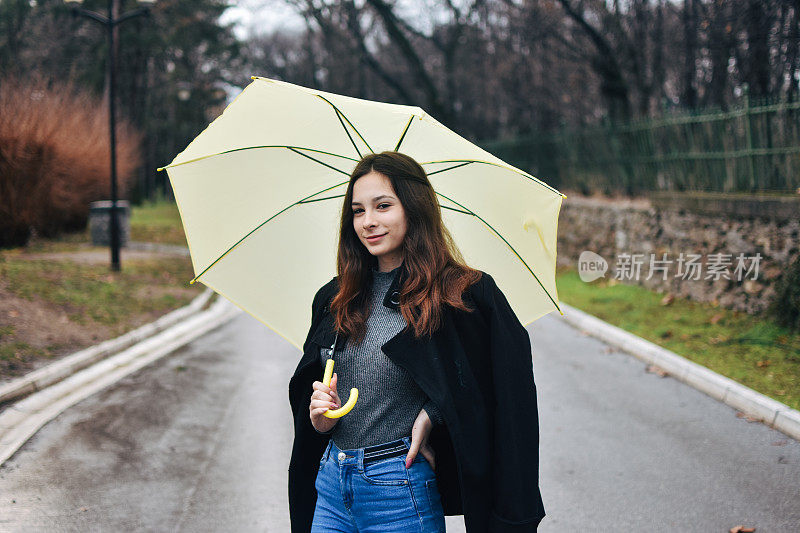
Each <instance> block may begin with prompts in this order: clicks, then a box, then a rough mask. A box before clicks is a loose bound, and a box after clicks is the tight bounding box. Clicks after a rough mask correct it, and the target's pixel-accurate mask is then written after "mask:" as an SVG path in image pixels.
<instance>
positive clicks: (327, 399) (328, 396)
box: [308, 375, 342, 433]
mask: <svg viewBox="0 0 800 533" xmlns="http://www.w3.org/2000/svg"><path fill="white" fill-rule="evenodd" d="M337 380H338V377H337V376H336V375H334V376H333V379H332V380H329V381H328V383H329V384H330V387H329V386H328V385H326V384H325V383H323V382H321V381H315V382H314V384H313V385H312V387H313V388H314V392H313V393H312V394H311V403H310V405H309V408H308V409H309V411H310V416H311V425H312V426H314V428H315V429H316V430H317V431H320V432H323V433H324V432H326V431H329V430H330V429H332V428H333V426H335V425H336V422H338V419H330V418H329V417H325V416H323V415H324V414H325V413H327V412H328V410H331V409H336V408H337V407H339V406H340V405H342V403H341V400H340V399H339V395H338V393H337V392H336V382H337Z"/></svg>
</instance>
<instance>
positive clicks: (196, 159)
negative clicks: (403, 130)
mask: <svg viewBox="0 0 800 533" xmlns="http://www.w3.org/2000/svg"><path fill="white" fill-rule="evenodd" d="M261 148H294V149H296V150H306V151H307V152H316V153H318V154H325V155H332V156H333V157H339V158H341V159H349V160H350V161H355V162H358V159H353V158H352V157H347V156H346V155H339V154H334V153H333V152H326V151H325V150H317V149H315V148H306V147H305V146H289V145H285V144H265V145H261V146H245V147H243V148H232V149H230V150H225V151H224V152H219V153H216V154H209V155H204V156H202V157H196V158H194V159H190V160H189V161H184V162H182V163H176V164H174V165H167V166H165V167H160V168H158V169H157V170H165V169H168V168H173V167H179V166H181V165H188V164H189V163H196V162H197V161H202V160H203V159H209V158H212V157H217V156H220V155H225V154H230V153H233V152H241V151H243V150H257V149H261Z"/></svg>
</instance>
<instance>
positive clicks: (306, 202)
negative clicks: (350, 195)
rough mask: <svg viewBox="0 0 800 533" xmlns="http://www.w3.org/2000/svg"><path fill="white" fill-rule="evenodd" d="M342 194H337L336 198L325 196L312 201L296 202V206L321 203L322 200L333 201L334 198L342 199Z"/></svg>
mask: <svg viewBox="0 0 800 533" xmlns="http://www.w3.org/2000/svg"><path fill="white" fill-rule="evenodd" d="M344 196H345V195H344V194H338V195H336V196H326V197H325V198H314V199H313V200H300V201H299V202H297V203H298V204H310V203H311V202H321V201H322V200H333V199H334V198H344Z"/></svg>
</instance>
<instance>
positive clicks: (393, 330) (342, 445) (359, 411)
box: [320, 267, 442, 450]
mask: <svg viewBox="0 0 800 533" xmlns="http://www.w3.org/2000/svg"><path fill="white" fill-rule="evenodd" d="M399 268H400V267H397V268H395V269H394V270H392V271H390V272H380V271H379V270H375V269H373V270H372V278H373V282H372V286H371V287H370V304H371V312H370V315H369V318H368V319H367V324H366V326H367V332H366V335H365V337H364V340H363V341H362V342H361V343H360V344H358V345H353V343H352V342H350V341H348V342H347V343H346V345H345V347H344V348H343V349H341V350H339V351H337V352H336V353H334V354H333V360H334V366H333V371H334V372H335V373H336V375H337V379H338V382H337V385H336V390H337V392H338V393H339V398H340V399H341V401H342V403H344V402H347V399H348V398H349V396H350V389H351V388H352V387H355V388H357V389H358V401H357V402H356V405H355V406H354V407H353V409H352V410H351V411H350V412H349V413H347V414H346V415H345V416H343V417H341V418H339V421H338V422H337V423H336V425H335V426H334V427H333V429H332V430H330V431H328V432H326V434H330V435H331V438H332V439H333V442H334V443H335V444H336V446H337V447H338V448H339V449H340V450H352V449H355V448H363V447H365V446H373V445H375V444H381V443H384V442H389V441H392V440H395V439H399V438H402V437H410V436H411V428H412V427H413V425H414V420H416V418H417V415H419V412H420V410H421V409H423V408H424V409H425V412H426V413H428V416H429V417H430V419H431V421H432V422H433V423H434V424H441V423H442V417H441V414H440V413H439V410H438V409H437V408H436V406H435V405H434V404H433V402H431V401H430V400H429V399H428V397H427V396H426V394H425V393H424V392H423V391H422V389H420V388H419V386H418V385H417V384H416V383H415V382H414V380H413V379H412V377H411V375H410V374H409V373H408V372H406V370H404V369H403V368H401V367H399V366H397V365H396V364H395V363H394V362H393V361H392V360H391V359H389V358H388V357H387V356H386V354H384V353H383V350H381V346H382V345H383V344H385V343H386V342H387V341H388V340H389V339H391V338H392V337H394V336H395V335H396V334H397V333H399V332H400V331H401V330H402V329H403V328H404V327H405V326H406V321H405V318H403V315H402V314H401V313H400V311H399V310H395V309H391V308H389V307H386V306H385V305H383V298H384V296H385V295H386V291H387V290H388V289H389V286H390V285H391V284H392V280H393V279H394V277H395V275H396V274H397V273H398V269H399ZM327 360H328V356H327V355H326V353H325V349H322V350H320V363H321V364H322V368H323V370H324V368H325V363H326V362H327Z"/></svg>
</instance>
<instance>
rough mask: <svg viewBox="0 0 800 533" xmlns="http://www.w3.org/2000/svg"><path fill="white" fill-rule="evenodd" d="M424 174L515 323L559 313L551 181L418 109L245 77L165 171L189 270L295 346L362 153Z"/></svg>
mask: <svg viewBox="0 0 800 533" xmlns="http://www.w3.org/2000/svg"><path fill="white" fill-rule="evenodd" d="M384 150H395V151H399V152H403V153H405V154H407V155H409V156H411V157H413V158H414V159H415V160H416V161H417V162H419V163H420V164H421V165H422V167H423V168H424V169H425V171H426V172H427V174H428V176H429V179H430V181H431V183H432V184H433V187H434V190H435V191H436V193H437V196H438V198H439V203H440V205H441V207H442V216H443V219H444V222H445V225H446V226H447V228H448V229H449V230H450V232H451V233H452V235H453V238H454V239H455V241H456V243H457V245H458V247H459V249H460V250H461V252H462V254H463V256H464V259H465V260H466V261H467V263H468V264H469V265H470V266H472V267H474V268H479V269H481V270H484V271H486V272H489V273H490V274H491V275H492V277H494V278H495V280H496V282H497V284H498V286H499V287H500V288H501V289H502V290H503V292H504V293H505V294H506V296H507V298H508V300H509V303H510V304H511V306H512V308H513V309H514V311H515V312H516V314H517V316H518V317H519V319H520V321H521V322H522V323H523V324H525V325H527V324H529V323H530V322H533V321H534V320H536V319H537V318H539V317H541V316H542V315H544V314H546V313H548V312H550V311H552V310H559V311H560V309H558V297H557V293H556V284H555V266H556V229H557V223H558V214H559V210H560V208H561V201H562V199H563V198H565V197H564V196H563V195H562V194H561V193H559V192H558V191H557V190H555V189H554V188H552V187H550V186H549V185H547V184H545V183H544V182H542V181H541V180H539V179H537V178H535V177H533V176H531V175H530V174H528V173H526V172H523V171H521V170H519V169H517V168H515V167H513V166H511V165H509V164H507V163H505V162H503V161H502V160H500V159H498V158H497V157H495V156H493V155H492V154H490V153H488V152H487V151H485V150H483V149H482V148H480V147H478V146H476V145H474V144H473V143H471V142H469V141H467V140H466V139H464V138H462V137H460V136H459V135H457V134H456V133H454V132H453V131H451V130H449V129H448V128H446V127H445V126H443V125H442V124H440V123H439V122H437V121H436V120H434V119H433V118H432V117H431V116H429V115H427V114H426V113H425V112H424V111H423V110H422V109H420V108H419V107H412V106H404V105H396V104H389V103H381V102H373V101H369V100H361V99H358V98H352V97H348V96H342V95H338V94H332V93H326V92H323V91H317V90H314V89H308V88H306V87H301V86H298V85H293V84H290V83H286V82H282V81H277V80H272V79H268V78H259V77H254V78H253V81H252V83H250V85H248V86H247V87H246V88H245V89H244V90H243V91H242V93H241V94H239V96H237V97H236V99H235V100H234V101H233V102H232V103H231V104H230V105H229V106H228V107H227V108H226V109H225V111H224V112H223V113H222V115H220V116H219V117H218V118H217V119H216V120H214V121H213V122H212V123H211V124H210V125H209V126H208V127H207V128H206V129H205V130H204V131H203V132H202V133H200V134H199V135H198V136H197V137H196V138H195V139H194V140H193V141H192V142H191V143H190V144H189V146H188V147H187V148H186V149H185V150H184V151H183V152H181V153H180V154H178V156H177V157H175V159H174V160H173V161H172V162H171V163H170V164H169V165H167V166H166V167H164V168H165V169H166V170H167V173H168V175H169V179H170V182H171V184H172V189H173V192H174V194H175V199H176V201H177V204H178V209H179V210H180V214H181V220H182V222H183V227H184V230H185V233H186V239H187V241H188V244H189V250H190V253H191V258H192V264H193V266H194V271H195V279H194V280H193V281H200V282H202V283H203V284H204V285H206V286H208V287H210V288H212V289H213V290H214V291H216V292H217V293H219V294H221V295H223V296H224V297H226V298H227V299H229V300H230V301H231V302H233V303H234V304H236V305H237V306H238V307H240V308H242V309H243V310H244V311H246V312H247V313H249V314H251V315H252V316H254V317H255V318H257V319H258V320H260V321H261V322H263V323H264V324H266V325H267V326H268V327H270V328H271V329H273V330H274V331H276V332H277V333H279V334H280V335H281V336H283V337H284V338H285V339H286V340H288V341H289V342H291V343H292V344H294V345H295V346H297V347H298V348H301V347H302V344H303V342H304V340H305V336H306V333H307V331H308V326H309V324H310V320H311V316H310V307H311V300H312V299H313V296H314V294H315V293H316V291H317V289H318V288H319V287H320V286H321V285H323V284H324V283H325V282H327V281H329V280H330V279H331V277H333V276H334V275H335V274H336V249H337V244H338V231H339V224H340V217H341V209H342V201H343V197H344V193H345V191H346V189H347V183H348V181H349V175H350V173H351V172H352V170H353V168H354V167H355V165H356V163H357V162H358V161H359V160H360V159H361V157H362V156H364V155H366V154H368V153H371V152H375V153H377V152H381V151H384Z"/></svg>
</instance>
